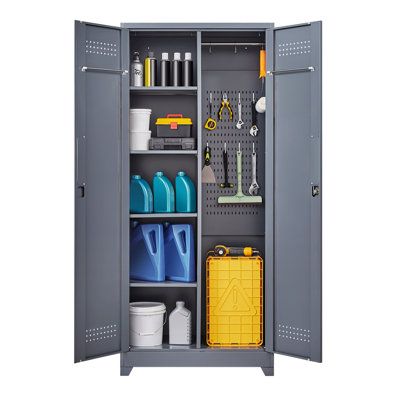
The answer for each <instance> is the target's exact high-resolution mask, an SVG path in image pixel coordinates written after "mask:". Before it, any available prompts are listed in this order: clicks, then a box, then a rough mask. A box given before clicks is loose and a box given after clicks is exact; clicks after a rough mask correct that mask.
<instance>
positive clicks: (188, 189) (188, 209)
mask: <svg viewBox="0 0 400 400" xmlns="http://www.w3.org/2000/svg"><path fill="white" fill-rule="evenodd" d="M175 191H176V212H179V213H193V212H196V189H195V187H194V184H193V181H192V180H191V179H190V178H189V177H188V176H187V175H186V174H185V172H183V171H179V172H178V173H177V174H176V177H175Z"/></svg>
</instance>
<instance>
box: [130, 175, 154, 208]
mask: <svg viewBox="0 0 400 400" xmlns="http://www.w3.org/2000/svg"><path fill="white" fill-rule="evenodd" d="M130 192H131V193H130V196H131V199H130V212H131V213H138V214H145V213H152V212H153V193H152V192H151V188H150V185H149V184H148V183H147V182H146V181H145V180H144V179H142V177H141V176H140V175H133V176H132V178H131V188H130Z"/></svg>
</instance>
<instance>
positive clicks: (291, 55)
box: [266, 22, 322, 362]
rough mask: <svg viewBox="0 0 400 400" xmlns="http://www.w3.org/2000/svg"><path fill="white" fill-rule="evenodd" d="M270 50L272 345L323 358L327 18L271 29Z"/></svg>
mask: <svg viewBox="0 0 400 400" xmlns="http://www.w3.org/2000/svg"><path fill="white" fill-rule="evenodd" d="M267 49H270V50H269V53H268V54H269V56H268V58H267V101H269V102H270V103H269V104H270V107H269V111H268V115H267V126H268V128H267V153H268V152H269V150H268V146H269V148H270V149H273V151H272V153H271V152H270V155H269V156H268V157H269V159H270V162H269V163H268V164H267V165H269V166H270V167H271V168H272V169H273V171H274V172H273V177H272V180H273V184H272V185H271V186H270V195H269V196H268V197H267V199H269V201H270V204H271V206H272V209H273V211H271V212H270V213H269V214H268V215H269V216H270V218H269V219H268V217H267V227H268V228H267V240H268V241H269V245H268V246H267V252H268V250H269V255H268V257H269V258H268V259H269V260H270V262H271V263H272V265H273V268H272V269H270V271H271V274H272V275H273V282H274V284H273V299H272V301H273V308H272V309H271V311H272V312H273V331H272V329H270V330H269V332H270V333H271V336H272V338H270V339H269V340H268V338H267V341H266V344H267V346H266V347H267V349H268V350H270V351H274V352H277V353H283V354H287V355H292V356H297V357H304V358H307V359H309V360H312V361H318V362H321V361H322V355H321V336H322V324H321V308H322V306H321V303H322V301H321V299H322V294H321V287H322V279H321V276H322V272H321V268H322V266H321V264H322V260H321V234H322V232H321V133H322V132H321V130H322V126H321V125H322V124H321V23H320V22H315V23H310V24H303V25H296V26H291V27H284V28H276V29H273V30H270V31H268V32H267ZM271 49H272V50H271ZM271 237H272V238H271ZM271 239H272V240H271ZM267 332H268V331H267Z"/></svg>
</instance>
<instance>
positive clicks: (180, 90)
mask: <svg viewBox="0 0 400 400" xmlns="http://www.w3.org/2000/svg"><path fill="white" fill-rule="evenodd" d="M130 91H131V93H137V94H157V95H180V94H186V95H195V94H197V86H178V87H174V86H152V87H145V86H141V87H137V86H131V87H130Z"/></svg>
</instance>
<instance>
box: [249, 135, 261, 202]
mask: <svg viewBox="0 0 400 400" xmlns="http://www.w3.org/2000/svg"><path fill="white" fill-rule="evenodd" d="M258 189H260V186H259V185H258V183H257V154H256V150H255V148H254V142H253V153H252V154H251V185H250V187H249V193H250V194H251V195H252V196H256V195H257V193H258Z"/></svg>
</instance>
